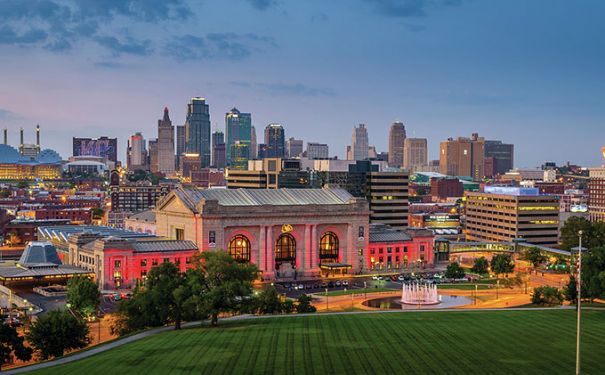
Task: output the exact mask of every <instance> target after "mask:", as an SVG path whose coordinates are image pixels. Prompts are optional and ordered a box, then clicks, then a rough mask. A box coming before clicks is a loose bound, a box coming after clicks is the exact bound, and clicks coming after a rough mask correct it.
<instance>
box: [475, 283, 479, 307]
mask: <svg viewBox="0 0 605 375" xmlns="http://www.w3.org/2000/svg"><path fill="white" fill-rule="evenodd" d="M478 287H479V284H475V305H476V304H477V289H478Z"/></svg>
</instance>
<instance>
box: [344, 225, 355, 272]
mask: <svg viewBox="0 0 605 375" xmlns="http://www.w3.org/2000/svg"><path fill="white" fill-rule="evenodd" d="M354 234H355V233H354V231H353V224H349V225H348V226H347V249H346V250H345V252H344V254H343V256H342V263H347V262H348V259H349V254H351V257H353V255H352V254H353V251H354V250H355V244H356V242H357V241H355V238H354Z"/></svg>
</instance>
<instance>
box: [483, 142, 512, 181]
mask: <svg viewBox="0 0 605 375" xmlns="http://www.w3.org/2000/svg"><path fill="white" fill-rule="evenodd" d="M514 153H515V146H514V145H512V144H507V143H502V141H485V158H486V159H487V158H492V159H491V160H490V163H491V168H490V169H491V171H489V172H491V173H487V172H488V171H486V173H485V175H486V176H488V177H493V176H495V175H497V174H499V175H503V174H505V173H506V172H508V171H510V170H511V169H513V167H514Z"/></svg>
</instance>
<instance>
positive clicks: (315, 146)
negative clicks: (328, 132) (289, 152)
mask: <svg viewBox="0 0 605 375" xmlns="http://www.w3.org/2000/svg"><path fill="white" fill-rule="evenodd" d="M329 151H330V150H329V148H328V145H327V144H325V143H315V142H307V158H308V159H327V158H329V157H330V156H329Z"/></svg>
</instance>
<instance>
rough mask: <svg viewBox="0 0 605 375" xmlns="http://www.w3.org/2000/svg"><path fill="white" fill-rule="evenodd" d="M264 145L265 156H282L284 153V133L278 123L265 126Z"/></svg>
mask: <svg viewBox="0 0 605 375" xmlns="http://www.w3.org/2000/svg"><path fill="white" fill-rule="evenodd" d="M265 145H266V147H267V151H266V155H265V157H267V158H283V157H284V156H285V154H286V135H285V132H284V127H283V126H281V125H280V124H269V125H267V126H266V127H265Z"/></svg>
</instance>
